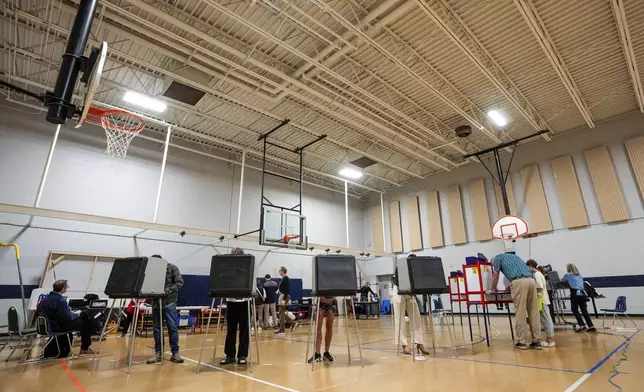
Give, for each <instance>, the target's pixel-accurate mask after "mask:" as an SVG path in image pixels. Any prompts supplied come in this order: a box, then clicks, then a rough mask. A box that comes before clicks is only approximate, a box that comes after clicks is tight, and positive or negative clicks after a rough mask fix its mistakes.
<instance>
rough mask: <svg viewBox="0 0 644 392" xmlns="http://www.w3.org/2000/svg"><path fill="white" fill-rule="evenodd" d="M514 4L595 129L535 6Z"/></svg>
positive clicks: (525, 0)
mask: <svg viewBox="0 0 644 392" xmlns="http://www.w3.org/2000/svg"><path fill="white" fill-rule="evenodd" d="M514 4H515V5H516V6H517V8H518V9H519V13H521V15H522V16H523V19H525V21H526V23H527V24H528V27H529V28H530V31H532V34H534V37H535V38H536V40H537V42H538V43H539V46H541V49H543V52H544V53H545V55H546V57H547V58H548V61H549V62H550V65H552V67H553V68H554V70H555V72H556V73H557V75H558V76H559V79H561V82H562V83H563V85H564V87H565V88H566V91H568V94H569V95H570V98H572V100H573V102H574V104H575V106H576V107H577V109H579V113H581V116H582V117H583V118H584V120H585V121H586V124H588V126H589V127H590V128H594V127H595V121H594V120H593V115H592V113H591V112H590V109H589V108H588V105H586V102H585V101H584V99H583V97H582V96H581V91H579V88H578V87H577V84H576V83H575V81H574V80H573V78H572V75H571V74H570V71H569V70H568V68H567V67H566V64H565V63H564V61H563V58H562V57H561V55H560V54H559V51H558V50H557V47H556V46H555V43H554V41H553V40H552V38H551V37H550V34H548V30H547V29H546V26H545V24H544V23H543V21H542V20H541V17H540V16H539V13H538V12H537V10H536V8H535V7H534V4H532V1H531V0H514Z"/></svg>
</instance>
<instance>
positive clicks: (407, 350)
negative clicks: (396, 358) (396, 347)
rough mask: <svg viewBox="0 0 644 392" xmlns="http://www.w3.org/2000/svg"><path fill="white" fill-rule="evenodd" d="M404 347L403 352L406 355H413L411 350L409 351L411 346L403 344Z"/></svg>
mask: <svg viewBox="0 0 644 392" xmlns="http://www.w3.org/2000/svg"><path fill="white" fill-rule="evenodd" d="M402 349H403V354H405V355H411V351H409V347H407V346H402Z"/></svg>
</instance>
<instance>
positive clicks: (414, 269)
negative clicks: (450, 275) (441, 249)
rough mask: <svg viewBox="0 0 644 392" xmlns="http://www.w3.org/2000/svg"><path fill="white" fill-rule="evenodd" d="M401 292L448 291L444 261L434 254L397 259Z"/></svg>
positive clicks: (422, 293) (425, 293)
mask: <svg viewBox="0 0 644 392" xmlns="http://www.w3.org/2000/svg"><path fill="white" fill-rule="evenodd" d="M396 270H397V272H396V276H397V277H398V293H399V294H418V295H432V294H445V293H447V292H448V289H447V281H446V279H445V270H444V269H443V261H442V260H441V258H440V257H434V256H416V257H414V256H411V257H407V258H405V259H398V260H396Z"/></svg>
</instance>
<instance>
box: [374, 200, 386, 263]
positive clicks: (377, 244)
mask: <svg viewBox="0 0 644 392" xmlns="http://www.w3.org/2000/svg"><path fill="white" fill-rule="evenodd" d="M371 230H372V231H373V246H374V248H375V249H376V252H384V251H385V239H384V238H383V237H382V235H383V233H382V214H381V210H380V206H378V207H373V208H371Z"/></svg>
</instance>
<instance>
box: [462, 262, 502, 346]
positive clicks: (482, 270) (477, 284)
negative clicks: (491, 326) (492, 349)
mask: <svg viewBox="0 0 644 392" xmlns="http://www.w3.org/2000/svg"><path fill="white" fill-rule="evenodd" d="M492 270H493V268H492V264H491V263H487V262H482V261H479V262H477V263H476V264H467V265H463V272H464V275H465V297H466V301H465V304H466V307H467V320H468V322H469V326H470V339H471V340H472V341H474V333H473V332H472V318H471V314H470V306H471V305H481V307H482V309H483V324H484V325H485V340H486V342H487V345H488V346H489V345H490V335H489V330H488V323H489V317H490V314H489V311H488V308H487V307H488V305H490V304H491V305H498V304H506V305H508V306H507V309H508V320H509V322H510V333H511V334H512V340H513V341H514V329H513V326H512V314H511V313H510V307H509V304H511V303H512V296H511V294H510V291H509V289H510V288H509V287H507V288H506V285H505V282H504V280H505V277H504V276H503V274H501V278H500V279H499V284H498V286H497V287H495V288H494V290H495V292H494V293H492V294H486V291H487V290H491V289H492V280H493V277H492V272H493V271H492Z"/></svg>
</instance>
